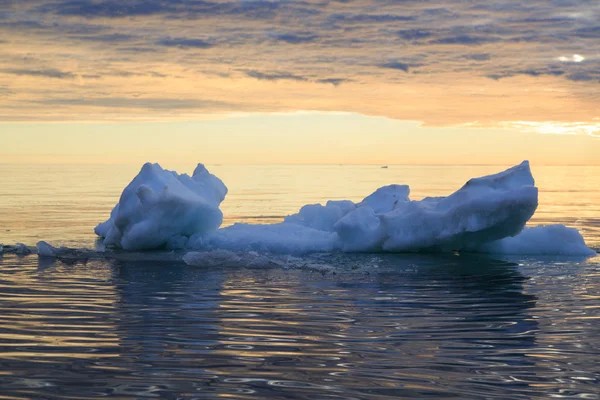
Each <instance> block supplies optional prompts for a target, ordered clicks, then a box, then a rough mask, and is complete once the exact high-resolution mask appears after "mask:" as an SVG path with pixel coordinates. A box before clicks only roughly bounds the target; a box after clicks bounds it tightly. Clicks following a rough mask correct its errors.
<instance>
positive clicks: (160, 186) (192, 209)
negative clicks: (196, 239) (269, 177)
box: [95, 163, 227, 250]
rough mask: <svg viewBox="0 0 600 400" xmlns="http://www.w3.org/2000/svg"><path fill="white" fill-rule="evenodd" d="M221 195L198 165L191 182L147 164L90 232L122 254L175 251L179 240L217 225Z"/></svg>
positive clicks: (217, 184)
mask: <svg viewBox="0 0 600 400" xmlns="http://www.w3.org/2000/svg"><path fill="white" fill-rule="evenodd" d="M226 194H227V187H226V186H225V185H224V184H223V182H221V180H220V179H219V178H217V177H216V176H214V175H212V174H210V173H209V172H208V170H207V169H206V168H205V167H204V165H202V164H198V166H197V167H196V169H195V171H194V174H193V175H192V176H191V177H190V176H188V175H187V174H181V175H179V174H177V173H176V172H172V171H168V170H164V169H163V168H162V167H161V166H160V165H158V164H150V163H146V164H144V166H143V167H142V169H141V171H140V172H139V174H138V175H137V176H136V177H135V178H134V179H133V181H131V183H130V184H129V185H128V186H127V187H126V188H125V189H124V190H123V193H122V194H121V198H120V200H119V203H117V205H116V206H115V207H114V208H113V210H112V212H111V215H110V218H109V219H108V220H107V221H106V222H104V223H101V224H99V225H98V226H97V227H96V229H95V231H96V233H97V234H98V235H99V236H101V237H103V238H104V243H105V244H106V245H107V246H115V247H120V248H123V249H126V250H145V249H155V248H161V247H165V246H175V247H178V246H180V245H182V243H183V242H184V239H183V238H182V237H185V238H187V237H190V236H191V235H193V234H204V233H210V232H213V231H215V230H216V229H217V228H218V227H219V226H220V225H221V223H222V221H223V214H222V212H221V210H220V209H219V204H220V203H221V202H222V201H223V199H224V198H225V195H226Z"/></svg>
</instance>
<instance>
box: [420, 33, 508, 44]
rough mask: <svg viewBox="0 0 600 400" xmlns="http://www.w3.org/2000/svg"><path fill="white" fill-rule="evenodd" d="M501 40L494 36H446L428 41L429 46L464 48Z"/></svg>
mask: <svg viewBox="0 0 600 400" xmlns="http://www.w3.org/2000/svg"><path fill="white" fill-rule="evenodd" d="M500 40H502V39H501V38H499V37H496V36H483V35H479V36H473V35H457V36H447V37H443V38H439V39H433V40H430V41H429V44H446V45H449V44H458V45H465V46H479V45H482V44H486V43H494V42H498V41H500Z"/></svg>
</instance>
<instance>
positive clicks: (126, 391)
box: [0, 254, 600, 399]
mask: <svg viewBox="0 0 600 400" xmlns="http://www.w3.org/2000/svg"><path fill="white" fill-rule="evenodd" d="M323 266H327V267H323ZM599 300H600V262H599V259H598V257H596V258H591V259H587V260H583V259H540V258H504V259H502V260H498V259H494V258H490V257H488V256H483V255H454V254H449V255H419V254H415V255H370V254H363V255H344V254H335V255H314V256H311V258H310V259H309V260H306V262H305V263H304V264H302V263H295V264H294V263H292V264H290V265H288V266H283V267H282V266H277V267H274V268H243V267H242V268H240V267H235V268H233V267H232V268H203V267H190V266H186V265H185V264H183V263H181V262H180V261H177V260H172V261H162V262H155V261H137V262H136V261H127V260H105V261H102V260H92V259H90V260H88V261H87V262H85V263H84V262H82V261H75V262H68V263H67V262H65V261H59V260H54V261H47V260H46V261H45V262H44V263H41V264H40V263H39V262H38V257H37V256H26V257H19V256H15V255H12V254H5V255H4V256H3V257H2V258H0V349H1V350H0V395H2V396H4V397H7V398H59V397H61V398H77V399H86V398H99V397H104V396H113V397H117V398H124V399H127V398H131V399H134V398H173V399H174V398H217V397H228V398H233V399H392V398H418V397H434V398H436V397H437V398H482V399H483V398H486V399H489V398H498V399H507V398H510V399H519V398H522V399H525V398H527V399H529V398H537V399H546V398H599V397H600V389H599V388H600V370H599V369H598V357H599V356H600V306H599V305H598V304H599Z"/></svg>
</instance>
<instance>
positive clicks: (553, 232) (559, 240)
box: [477, 225, 596, 256]
mask: <svg viewBox="0 0 600 400" xmlns="http://www.w3.org/2000/svg"><path fill="white" fill-rule="evenodd" d="M477 251H480V252H483V253H498V254H516V255H552V256H593V255H595V254H596V252H595V251H594V250H592V249H590V248H589V247H587V246H586V245H585V242H584V240H583V237H582V236H581V234H580V233H579V231H577V229H574V228H567V227H566V226H564V225H546V226H543V225H540V226H536V227H531V228H525V229H524V230H523V231H522V232H521V233H519V234H518V235H517V236H514V237H508V238H504V239H501V240H497V241H493V242H490V243H486V244H484V245H482V246H481V247H480V248H479V249H478V250H477Z"/></svg>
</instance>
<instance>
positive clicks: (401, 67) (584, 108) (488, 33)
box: [0, 0, 600, 123]
mask: <svg viewBox="0 0 600 400" xmlns="http://www.w3.org/2000/svg"><path fill="white" fill-rule="evenodd" d="M0 3H1V4H2V5H1V6H0V9H1V11H0V38H2V39H1V40H0V54H2V57H0V72H1V73H0V87H3V88H6V90H8V91H10V92H11V93H17V94H18V96H19V98H21V97H22V98H24V99H32V101H39V103H35V104H37V105H38V107H37V108H33V107H31V108H27V109H26V108H25V107H24V108H23V109H22V112H20V113H16V112H15V115H17V114H19V115H21V114H22V115H24V117H23V118H24V119H32V120H33V119H35V118H36V115H37V116H39V118H42V115H49V114H52V113H53V112H54V111H56V110H54V109H52V106H51V104H48V107H50V108H48V109H45V108H44V107H45V106H44V105H45V104H46V103H44V101H45V100H48V99H52V100H53V101H54V100H60V99H64V100H65V101H67V102H68V101H69V100H70V101H72V100H73V97H75V98H79V96H80V97H81V98H84V99H86V101H85V102H83V103H81V107H86V106H87V107H89V106H90V104H91V103H90V102H91V101H92V99H94V98H99V99H106V98H107V96H110V97H112V98H113V99H126V98H129V97H130V93H133V92H135V93H139V97H141V98H163V97H164V98H168V99H188V98H194V96H195V94H197V93H203V95H204V94H206V95H207V98H210V99H213V100H214V101H215V102H216V103H214V107H215V108H219V107H223V109H227V110H229V109H230V108H231V107H230V105H232V104H233V105H235V106H232V107H233V108H235V107H241V106H240V104H239V99H240V98H242V99H244V101H254V102H256V103H257V104H259V105H260V106H258V105H257V108H259V109H260V110H263V111H269V110H274V111H281V109H285V110H286V111H293V110H295V109H326V110H327V111H335V110H338V111H339V110H341V111H346V110H348V111H352V112H361V113H368V114H375V115H385V116H393V117H399V118H409V119H415V118H416V119H419V118H420V119H423V120H428V121H430V120H431V119H433V118H436V123H437V122H439V121H438V119H439V120H442V119H443V120H444V121H446V122H449V121H451V122H452V123H455V122H457V120H463V119H466V120H475V119H480V117H481V116H480V115H475V114H477V110H479V109H480V108H481V107H484V108H485V107H492V106H491V105H489V106H488V104H494V106H493V109H491V110H487V111H485V113H484V114H485V117H483V118H489V119H490V120H494V119H497V118H505V117H506V116H507V115H510V116H512V115H516V114H518V113H519V112H520V109H517V110H515V107H516V104H528V102H530V101H531V102H533V100H531V96H533V94H537V93H543V96H544V98H543V99H542V98H536V99H535V103H536V106H535V107H533V108H529V109H527V110H525V109H524V108H523V113H525V112H526V111H527V113H528V114H530V115H531V114H535V115H538V114H540V115H541V114H543V113H545V112H546V111H544V110H551V111H549V112H550V113H554V112H555V110H562V109H564V110H565V111H564V113H563V116H564V118H565V119H569V118H576V117H575V116H574V115H580V116H581V115H582V116H583V117H581V118H584V117H585V118H588V117H589V116H590V115H592V114H593V113H594V112H596V111H595V110H598V109H600V104H599V103H598V102H599V101H600V96H599V95H598V85H597V83H599V82H600V79H599V76H598V75H599V74H598V71H599V69H598V62H599V59H598V57H599V56H598V54H600V41H599V40H596V39H598V38H600V28H599V27H598V22H597V21H598V20H600V7H598V6H596V5H595V4H592V3H590V2H589V1H580V0H561V1H559V0H550V1H548V0H531V1H527V2H510V1H494V0H481V1H452V0H400V1H388V0H384V1H378V0H343V1H340V0H334V1H323V0H27V1H14V0H11V1H9V2H6V1H5V2H1V1H0ZM177 49H180V50H181V51H174V50H177ZM184 50H185V51H184ZM17 75H22V76H31V77H36V78H37V79H35V80H33V79H31V80H26V79H15V76H17ZM241 76H243V77H248V78H253V80H247V81H245V82H243V84H240V77H241ZM486 77H487V78H491V79H494V80H496V82H493V81H490V79H487V78H486ZM510 77H515V78H516V77H518V78H519V79H508V78H510ZM268 82H279V84H278V85H268V84H267V83H268ZM302 82H306V83H307V84H306V85H300V84H297V83H302ZM346 82H354V83H355V84H352V85H346V84H345V83H346ZM316 84H322V85H333V86H335V87H336V89H335V90H324V88H323V87H318V86H317V85H316ZM524 84H525V85H526V87H527V90H528V92H526V91H525V90H523V87H522V86H520V85H524ZM263 90H264V91H265V92H263ZM399 91H400V92H403V93H406V96H407V98H408V99H409V100H410V101H403V100H399V99H396V101H395V104H394V105H393V106H392V105H390V100H389V99H390V98H393V97H394V96H395V95H396V93H398V92H399ZM249 93H252V95H249ZM532 93H533V94H532ZM259 96H260V97H261V98H258V97H259ZM323 96H326V98H322V97H323ZM13 97H14V96H11V98H13ZM366 97H368V98H369V101H364V99H365V98H366ZM283 98H285V101H283V100H281V99H283ZM548 98H550V99H551V100H548V101H546V100H547V99H548ZM250 99H251V100H250ZM423 99H424V100H423ZM421 100H422V102H423V104H430V103H431V102H432V101H435V102H436V104H439V106H440V107H442V108H444V107H445V109H448V110H455V104H456V103H457V101H460V103H461V104H471V103H473V102H474V103H473V104H475V106H473V107H470V108H468V107H464V110H458V111H453V112H452V113H447V115H441V114H443V113H441V114H440V113H438V114H437V115H436V116H431V115H432V114H431V113H429V112H427V113H426V112H423V113H421V112H420V111H419V109H418V107H417V106H415V105H414V103H418V102H419V101H421ZM99 101H107V100H99ZM151 101H155V102H158V101H157V100H151ZM398 103H402V104H398ZM20 104H21V103H18V102H9V101H8V97H7V96H4V97H2V99H0V107H3V108H6V107H9V106H10V107H12V108H11V110H12V109H19V107H20ZM32 104H33V103H32ZM112 104H125V105H124V106H123V108H124V109H125V110H129V109H130V108H129V107H128V106H127V105H126V104H129V103H127V102H126V101H125V100H123V101H117V100H114V101H113V102H112ZM156 104H158V103H156ZM160 104H167V105H168V104H170V105H172V106H173V107H179V106H181V105H180V104H179V103H177V102H167V101H165V102H163V103H160ZM546 104H547V107H546V106H545V105H546ZM573 104H578V107H577V108H576V109H574V108H573ZM562 105H564V107H562ZM245 106H246V107H249V106H248V104H247V103H246V104H245ZM70 107H71V108H73V109H76V108H77V107H79V106H78V105H77V104H75V103H73V104H71V105H70ZM425 107H426V108H427V106H425ZM148 109H150V108H148ZM246 109H247V108H246ZM44 110H47V111H44ZM48 110H49V111H48ZM567 110H568V111H567ZM138 111H139V109H136V111H135V112H136V113H137V112H138ZM164 111H165V114H168V109H167V108H165V109H164ZM111 112H112V111H111ZM44 113H46V114H44ZM125 114H126V113H125V112H124V115H125ZM149 114H151V115H153V116H154V115H155V114H156V113H149ZM596 114H597V112H596ZM86 115H87V114H85V113H84V114H82V115H80V116H71V118H86ZM594 116H595V114H594ZM134 117H135V118H137V117H138V115H137V114H135V115H134ZM15 118H16V117H15ZM123 118H124V119H126V116H124V117H123ZM540 118H542V117H541V116H540ZM544 118H547V117H544ZM577 118H580V117H577ZM525 119H526V118H525ZM462 122H464V121H462Z"/></svg>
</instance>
